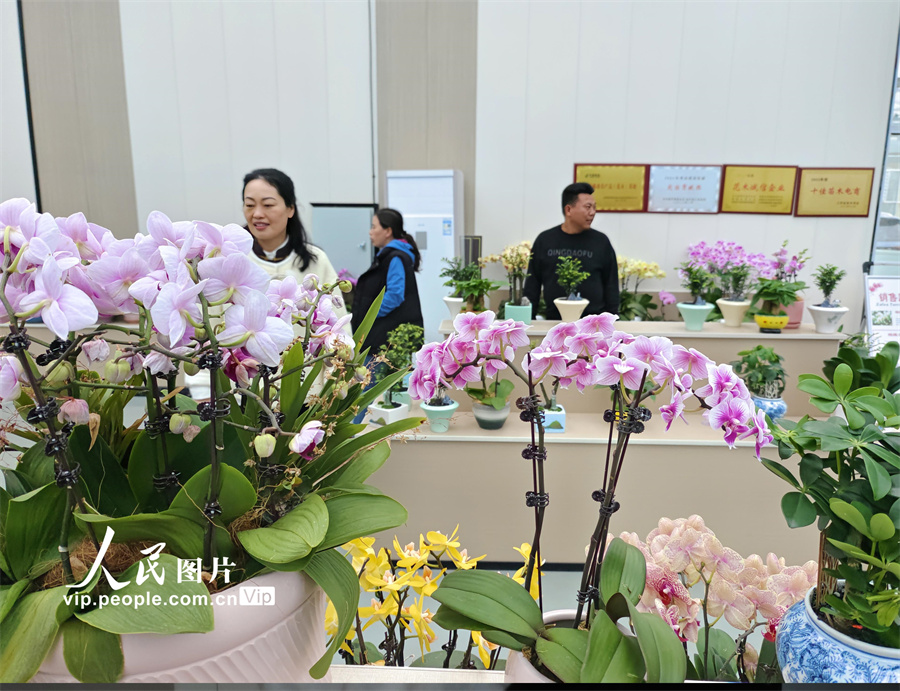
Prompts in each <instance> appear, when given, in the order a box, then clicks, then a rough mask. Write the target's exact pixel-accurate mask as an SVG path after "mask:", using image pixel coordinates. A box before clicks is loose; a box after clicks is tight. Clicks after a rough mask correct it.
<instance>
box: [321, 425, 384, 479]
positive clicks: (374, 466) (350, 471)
mask: <svg viewBox="0 0 900 691" xmlns="http://www.w3.org/2000/svg"><path fill="white" fill-rule="evenodd" d="M359 427H360V428H363V429H365V426H364V425H359ZM390 455H391V446H390V444H389V443H388V442H387V441H382V442H380V443H378V444H376V445H375V446H373V447H372V448H371V449H366V450H365V451H363V452H362V453H360V454H359V455H358V456H356V458H353V459H351V460H350V461H349V462H348V463H346V464H345V465H344V466H343V467H342V468H340V469H339V470H337V471H335V472H334V473H332V474H331V475H330V476H329V477H328V483H329V484H331V485H332V486H335V485H343V484H353V483H363V482H365V481H366V480H368V479H369V477H370V476H371V475H372V473H374V472H375V471H376V470H378V469H379V468H380V467H381V466H383V465H384V462H385V461H387V459H388V457H390Z"/></svg>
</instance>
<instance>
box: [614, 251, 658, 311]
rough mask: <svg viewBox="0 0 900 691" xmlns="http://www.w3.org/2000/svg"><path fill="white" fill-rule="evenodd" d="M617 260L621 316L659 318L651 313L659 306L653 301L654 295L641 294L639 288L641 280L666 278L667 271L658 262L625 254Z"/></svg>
mask: <svg viewBox="0 0 900 691" xmlns="http://www.w3.org/2000/svg"><path fill="white" fill-rule="evenodd" d="M617 262H618V268H619V317H620V318H621V319H622V320H624V321H632V320H635V319H644V320H653V319H659V317H654V316H652V314H651V312H652V311H654V310H656V309H657V307H658V305H656V304H655V303H654V302H653V297H652V296H651V295H649V294H644V295H639V294H638V289H639V288H640V286H641V281H644V280H646V279H658V278H665V277H666V272H665V271H663V270H662V269H661V268H660V267H659V264H657V263H656V262H645V261H639V260H637V259H629V258H628V257H624V256H618V257H617ZM632 282H633V285H632ZM661 296H662V293H660V299H661Z"/></svg>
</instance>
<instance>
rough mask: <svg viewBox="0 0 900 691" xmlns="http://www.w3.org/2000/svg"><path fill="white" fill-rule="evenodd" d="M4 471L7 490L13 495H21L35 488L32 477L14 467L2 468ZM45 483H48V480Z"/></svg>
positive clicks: (0, 469) (0, 470) (1, 470)
mask: <svg viewBox="0 0 900 691" xmlns="http://www.w3.org/2000/svg"><path fill="white" fill-rule="evenodd" d="M0 472H2V473H3V480H4V482H5V484H6V491H7V492H9V494H10V496H11V497H21V496H22V495H23V494H28V493H29V492H31V491H32V490H33V489H35V486H34V484H33V483H32V482H31V479H30V478H29V477H28V476H27V475H25V474H24V473H19V472H16V471H15V470H13V469H12V468H0ZM43 484H45V485H46V484H47V483H46V482H45V483H43Z"/></svg>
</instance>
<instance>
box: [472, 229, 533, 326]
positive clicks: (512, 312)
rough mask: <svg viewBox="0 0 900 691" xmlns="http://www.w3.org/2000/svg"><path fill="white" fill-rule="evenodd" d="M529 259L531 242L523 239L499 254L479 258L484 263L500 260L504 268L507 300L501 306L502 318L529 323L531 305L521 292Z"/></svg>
mask: <svg viewBox="0 0 900 691" xmlns="http://www.w3.org/2000/svg"><path fill="white" fill-rule="evenodd" d="M530 259H531V243H530V242H529V241H528V240H523V241H522V242H520V243H518V244H516V245H509V246H508V247H505V248H504V249H503V252H501V253H500V254H499V255H497V254H491V255H489V256H487V257H484V258H482V260H481V261H482V262H485V263H494V262H500V263H501V264H503V268H504V269H505V270H506V276H507V279H508V280H509V300H507V301H506V303H505V304H504V305H502V306H501V310H502V314H503V318H504V319H515V320H516V321H520V322H524V323H525V324H530V323H531V311H532V306H531V303H529V302H528V298H526V297H525V295H524V294H523V292H522V291H523V290H524V288H525V277H526V275H527V272H528V262H529V260H530Z"/></svg>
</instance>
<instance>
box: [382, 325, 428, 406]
mask: <svg viewBox="0 0 900 691" xmlns="http://www.w3.org/2000/svg"><path fill="white" fill-rule="evenodd" d="M387 338H388V340H387V343H385V344H384V345H383V346H381V350H380V351H379V355H381V357H382V358H383V364H384V365H385V367H384V368H382V369H381V370H380V371H379V373H378V375H377V376H378V378H380V379H383V378H384V377H385V376H387V375H388V374H391V373H395V372H403V377H405V376H406V374H407V373H408V372H409V368H410V366H411V365H412V359H413V356H414V355H415V354H416V352H417V351H418V350H419V349H420V348H421V347H422V346H423V345H424V344H425V330H424V329H423V328H422V327H421V326H417V325H415V324H401V325H400V326H398V327H397V328H395V329H393V330H392V331H391V332H390V333H388V337H387ZM403 390H404V385H403V378H402V377H401V379H400V380H399V381H398V382H397V383H395V384H394V385H393V386H391V387H390V388H389V389H388V390H387V391H385V393H384V402H385V404H386V406H387V407H388V408H396V407H398V406H399V404H398V403H396V402H395V401H393V399H392V397H391V396H392V394H395V393H400V392H401V391H403Z"/></svg>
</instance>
